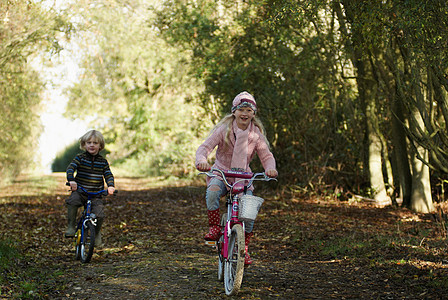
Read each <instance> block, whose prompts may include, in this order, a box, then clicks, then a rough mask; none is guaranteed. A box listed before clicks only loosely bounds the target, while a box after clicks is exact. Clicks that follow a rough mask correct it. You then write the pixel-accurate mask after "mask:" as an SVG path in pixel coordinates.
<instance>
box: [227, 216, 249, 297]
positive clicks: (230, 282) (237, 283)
mask: <svg viewBox="0 0 448 300" xmlns="http://www.w3.org/2000/svg"><path fill="white" fill-rule="evenodd" d="M228 247H229V248H228V250H229V252H228V253H229V257H228V259H227V260H226V262H225V265H224V288H225V291H226V295H228V296H231V295H235V294H236V293H238V291H239V290H240V287H241V283H242V281H243V274H244V251H245V250H244V231H243V226H241V224H235V225H234V226H233V227H232V231H231V233H230V237H229V246H228Z"/></svg>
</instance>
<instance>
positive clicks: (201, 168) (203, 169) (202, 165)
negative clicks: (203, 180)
mask: <svg viewBox="0 0 448 300" xmlns="http://www.w3.org/2000/svg"><path fill="white" fill-rule="evenodd" d="M196 169H198V170H199V171H201V172H207V171H210V169H211V167H210V165H209V164H208V163H206V162H204V163H199V164H197V165H196Z"/></svg>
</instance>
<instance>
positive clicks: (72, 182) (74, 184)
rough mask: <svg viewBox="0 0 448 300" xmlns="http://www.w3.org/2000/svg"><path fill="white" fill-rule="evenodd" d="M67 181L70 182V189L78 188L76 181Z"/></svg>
mask: <svg viewBox="0 0 448 300" xmlns="http://www.w3.org/2000/svg"><path fill="white" fill-rule="evenodd" d="M68 183H69V184H70V190H71V191H76V190H77V189H78V184H77V183H76V181H69V182H68Z"/></svg>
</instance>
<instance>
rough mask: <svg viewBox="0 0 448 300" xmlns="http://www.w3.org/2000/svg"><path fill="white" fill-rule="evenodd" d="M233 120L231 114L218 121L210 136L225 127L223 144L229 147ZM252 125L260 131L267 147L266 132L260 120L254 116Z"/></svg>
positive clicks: (233, 117)
mask: <svg viewBox="0 0 448 300" xmlns="http://www.w3.org/2000/svg"><path fill="white" fill-rule="evenodd" d="M233 120H235V116H234V115H233V114H228V115H226V116H225V117H224V118H222V119H221V121H219V123H218V124H216V125H215V127H213V129H212V131H211V132H210V134H211V133H213V132H214V131H215V130H216V129H217V128H219V127H221V126H225V127H226V136H225V138H224V143H225V144H226V145H227V146H228V145H230V135H231V134H232V132H233V131H232V124H233ZM252 123H254V125H255V126H257V127H258V129H260V132H261V134H262V135H263V138H264V140H265V141H266V144H267V145H268V146H269V141H268V139H267V138H266V130H265V129H264V126H263V123H261V120H260V119H259V118H258V117H257V116H256V115H255V116H254V118H253V119H252Z"/></svg>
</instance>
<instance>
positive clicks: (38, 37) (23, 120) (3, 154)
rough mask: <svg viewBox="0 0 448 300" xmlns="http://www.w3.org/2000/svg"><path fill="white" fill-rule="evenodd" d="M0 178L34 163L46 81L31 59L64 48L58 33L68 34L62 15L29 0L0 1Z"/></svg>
mask: <svg viewBox="0 0 448 300" xmlns="http://www.w3.org/2000/svg"><path fill="white" fill-rule="evenodd" d="M0 19H1V23H0V99H1V101H0V111H2V114H3V117H2V118H0V178H1V180H5V179H7V178H10V177H14V176H16V175H17V174H18V173H19V172H20V171H22V170H23V169H25V168H26V167H29V166H30V165H32V162H33V159H34V157H33V155H34V151H33V150H34V149H35V148H36V147H35V144H36V143H37V140H38V137H39V132H40V129H41V126H40V122H39V112H40V107H39V105H40V103H41V93H42V91H43V88H44V82H43V80H42V78H41V77H40V74H39V72H37V71H36V70H34V69H33V67H32V65H31V62H32V61H33V59H35V58H36V56H37V55H38V54H40V53H41V51H48V52H49V53H50V55H51V53H57V52H58V51H59V50H60V46H59V44H58V41H57V38H56V35H57V34H59V33H68V32H69V27H68V26H67V23H66V22H65V21H64V19H63V17H62V16H60V15H57V14H55V13H54V12H52V11H46V10H44V9H42V7H41V6H40V3H35V2H31V1H17V0H13V1H6V2H5V1H3V2H2V4H0Z"/></svg>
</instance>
